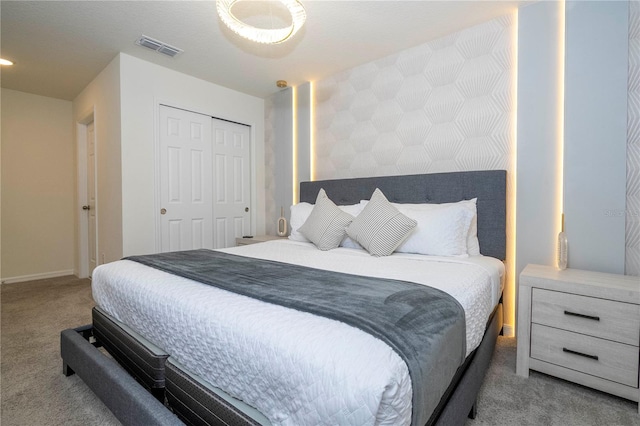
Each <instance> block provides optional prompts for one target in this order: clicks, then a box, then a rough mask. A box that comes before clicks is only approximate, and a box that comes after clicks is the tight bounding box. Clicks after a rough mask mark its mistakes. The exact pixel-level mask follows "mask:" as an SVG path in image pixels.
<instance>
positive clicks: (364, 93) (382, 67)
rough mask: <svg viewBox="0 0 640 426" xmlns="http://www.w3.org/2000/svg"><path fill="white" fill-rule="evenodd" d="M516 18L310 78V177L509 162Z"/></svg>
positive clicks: (451, 168) (505, 165) (482, 167)
mask: <svg viewBox="0 0 640 426" xmlns="http://www.w3.org/2000/svg"><path fill="white" fill-rule="evenodd" d="M515 19H516V18H515V16H514V15H508V16H504V17H501V18H497V19H493V20H491V21H489V22H486V23H484V24H481V25H478V26H475V27H472V28H469V29H466V30H463V31H460V32H458V33H454V34H451V35H449V36H446V37H444V38H441V39H438V40H435V41H432V42H429V43H427V44H423V45H420V46H417V47H415V48H412V49H408V50H404V51H401V52H398V53H396V54H394V55H391V56H388V57H386V58H383V59H380V60H378V61H375V62H370V63H367V64H364V65H361V66H359V67H356V68H352V69H349V70H347V71H344V72H341V73H338V74H335V75H333V76H332V77H330V78H327V79H325V80H321V81H319V82H317V85H316V141H317V142H316V176H315V178H316V179H318V180H320V179H328V178H334V179H335V178H345V177H361V176H381V175H396V174H411V173H434V172H448V171H461V170H487V169H507V170H509V169H510V168H511V161H512V160H511V153H512V145H513V143H512V138H513V136H512V135H513V134H514V125H515V122H514V120H513V108H514V105H513V91H512V90H513V89H512V88H513V78H514V72H513V67H514V62H515V57H514V56H515V55H514V50H513V48H512V43H513V42H514V41H515V40H513V32H514V31H513V25H514V21H515Z"/></svg>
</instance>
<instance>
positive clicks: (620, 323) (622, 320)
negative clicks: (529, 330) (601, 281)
mask: <svg viewBox="0 0 640 426" xmlns="http://www.w3.org/2000/svg"><path fill="white" fill-rule="evenodd" d="M531 309H532V311H531V322H533V323H536V324H543V325H548V326H551V327H555V328H561V329H563V330H569V331H575V332H577V333H582V334H586V335H589V336H594V337H600V338H603V339H607V340H612V341H614V342H620V343H626V344H629V345H634V346H636V347H637V346H638V345H639V340H640V308H639V307H638V305H635V304H631V303H623V302H617V301H612V300H605V299H599V298H595V297H588V296H579V295H576V294H569V293H562V292H560V291H551V290H544V289H539V288H534V289H533V290H532V300H531ZM636 350H637V349H636Z"/></svg>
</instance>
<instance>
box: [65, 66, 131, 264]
mask: <svg viewBox="0 0 640 426" xmlns="http://www.w3.org/2000/svg"><path fill="white" fill-rule="evenodd" d="M92 114H93V118H94V129H95V137H96V162H97V167H96V174H97V191H96V196H97V200H98V207H97V211H98V263H100V264H102V263H105V262H112V261H114V260H118V259H120V258H122V178H121V170H122V169H121V161H120V159H121V150H120V58H119V57H118V56H117V57H116V58H114V59H113V60H112V61H111V63H110V64H109V65H107V67H105V69H104V70H102V72H100V74H99V75H98V76H97V77H96V78H95V79H94V80H93V81H92V82H91V83H89V85H87V87H86V88H85V89H84V90H83V91H82V92H81V93H80V94H79V95H78V96H77V97H76V98H75V99H74V100H73V122H75V123H80V122H85V120H86V119H87V117H90V116H91V115H92ZM76 167H77V166H76V165H75V164H74V165H73V170H74V173H75V172H76V170H77V169H76ZM74 211H76V223H77V222H78V217H77V214H78V213H79V212H80V210H79V206H78V209H75V210H74ZM78 250H79V249H78ZM78 262H79V261H78Z"/></svg>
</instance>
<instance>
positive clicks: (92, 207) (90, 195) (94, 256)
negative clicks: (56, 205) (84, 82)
mask: <svg viewBox="0 0 640 426" xmlns="http://www.w3.org/2000/svg"><path fill="white" fill-rule="evenodd" d="M82 208H83V209H84V210H86V211H87V214H88V216H89V218H88V222H87V224H88V232H87V242H88V244H87V246H88V251H89V253H88V256H87V258H88V260H89V276H92V275H93V270H94V269H95V268H96V266H98V250H97V247H96V240H97V238H96V235H97V229H98V228H97V210H96V138H95V131H94V126H93V122H91V123H89V124H88V125H87V204H85V205H84V206H83V207H82Z"/></svg>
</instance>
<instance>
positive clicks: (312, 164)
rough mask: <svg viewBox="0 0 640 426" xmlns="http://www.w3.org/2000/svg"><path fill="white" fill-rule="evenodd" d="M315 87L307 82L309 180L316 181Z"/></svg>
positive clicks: (312, 83)
mask: <svg viewBox="0 0 640 426" xmlns="http://www.w3.org/2000/svg"><path fill="white" fill-rule="evenodd" d="M315 154H316V85H315V83H314V82H313V81H311V82H309V180H312V181H314V180H316V155H315Z"/></svg>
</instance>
